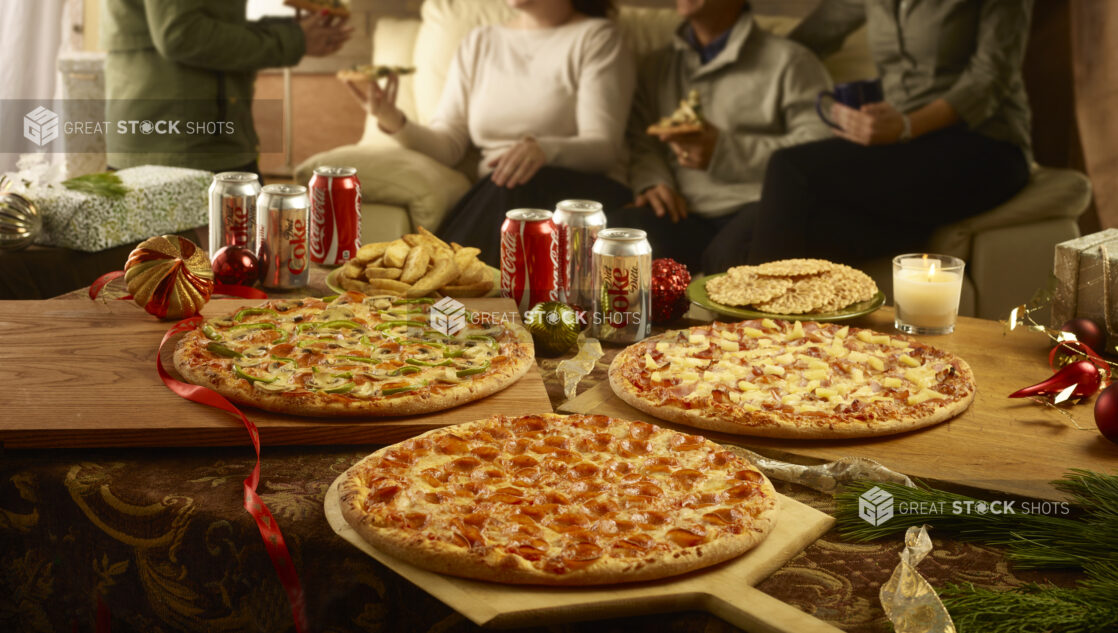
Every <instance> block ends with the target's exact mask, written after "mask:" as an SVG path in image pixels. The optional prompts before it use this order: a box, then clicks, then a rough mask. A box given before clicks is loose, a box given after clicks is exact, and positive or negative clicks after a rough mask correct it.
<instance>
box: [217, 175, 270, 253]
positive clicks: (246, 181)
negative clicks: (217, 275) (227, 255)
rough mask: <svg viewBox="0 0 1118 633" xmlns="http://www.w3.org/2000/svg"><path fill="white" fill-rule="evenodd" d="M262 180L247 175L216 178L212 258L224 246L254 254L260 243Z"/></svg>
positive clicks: (219, 176)
mask: <svg viewBox="0 0 1118 633" xmlns="http://www.w3.org/2000/svg"><path fill="white" fill-rule="evenodd" d="M259 195H260V180H259V179H258V178H257V177H256V174H254V173H251V172H247V171H226V172H221V173H220V174H215V175H214V179H213V182H212V183H210V243H209V248H210V257H211V258H212V257H213V256H214V255H215V254H216V253H217V252H218V251H219V250H221V248H222V247H224V246H243V247H245V248H247V249H249V250H252V249H253V247H254V245H255V242H256V198H257V196H259Z"/></svg>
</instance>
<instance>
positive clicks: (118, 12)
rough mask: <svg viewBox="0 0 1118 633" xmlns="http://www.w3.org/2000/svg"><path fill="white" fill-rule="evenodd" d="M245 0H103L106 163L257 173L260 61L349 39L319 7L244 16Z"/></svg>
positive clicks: (273, 63) (290, 60)
mask: <svg viewBox="0 0 1118 633" xmlns="http://www.w3.org/2000/svg"><path fill="white" fill-rule="evenodd" d="M246 4H247V0H106V2H105V3H104V5H103V17H102V32H101V42H102V45H103V46H104V48H105V50H106V52H107V56H106V59H105V96H106V99H107V101H106V107H105V110H106V112H105V114H106V120H107V121H108V130H107V132H108V133H107V135H106V145H107V152H108V164H109V165H110V166H111V167H112V168H115V169H120V168H124V167H132V166H136V165H145V164H157V165H170V166H176V167H190V168H196V169H207V170H210V171H215V172H216V171H228V170H237V171H253V172H256V171H257V167H256V159H257V155H258V152H259V139H258V137H257V135H256V130H255V128H254V126H253V120H252V100H253V86H254V82H255V80H256V71H257V70H259V69H261V68H269V67H277V66H293V65H295V64H297V63H298V62H299V60H300V59H301V58H302V57H303V55H311V56H326V55H330V54H332V53H334V52H336V51H337V50H338V49H339V48H341V46H342V44H344V43H345V41H346V40H347V39H349V37H350V35H351V33H352V28H351V27H349V26H347V25H346V24H345V20H344V19H340V18H336V17H333V16H329V15H326V14H321V15H313V16H309V17H305V18H304V17H302V16H299V17H297V18H296V19H294V20H292V19H277V18H270V19H264V20H260V21H256V22H250V21H249V20H248V19H247V17H246V15H245V5H246Z"/></svg>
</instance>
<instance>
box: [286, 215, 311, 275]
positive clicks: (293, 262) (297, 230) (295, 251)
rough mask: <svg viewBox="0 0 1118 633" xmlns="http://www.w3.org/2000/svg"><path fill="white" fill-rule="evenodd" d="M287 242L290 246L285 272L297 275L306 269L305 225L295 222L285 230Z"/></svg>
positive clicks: (299, 221)
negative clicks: (289, 255)
mask: <svg viewBox="0 0 1118 633" xmlns="http://www.w3.org/2000/svg"><path fill="white" fill-rule="evenodd" d="M285 237H287V240H288V242H289V243H290V244H291V257H289V258H288V259H287V270H289V271H291V274H292V275H298V274H300V273H302V272H303V271H304V270H306V268H307V224H306V222H303V221H302V220H295V221H294V222H292V223H290V224H289V225H288V228H287V235H286V236H285Z"/></svg>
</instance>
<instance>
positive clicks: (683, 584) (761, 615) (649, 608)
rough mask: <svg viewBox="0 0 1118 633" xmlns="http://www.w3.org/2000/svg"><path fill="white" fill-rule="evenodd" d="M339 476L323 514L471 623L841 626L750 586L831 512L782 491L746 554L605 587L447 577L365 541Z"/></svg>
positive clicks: (813, 535)
mask: <svg viewBox="0 0 1118 633" xmlns="http://www.w3.org/2000/svg"><path fill="white" fill-rule="evenodd" d="M343 477H345V475H344V474H343V475H341V476H340V477H338V479H337V480H335V481H334V483H333V484H332V485H331V486H330V489H329V490H327V492H326V501H325V503H324V509H325V512H326V520H327V521H329V523H330V527H331V528H333V530H334V532H336V533H337V534H338V535H339V536H341V537H342V538H344V539H345V540H347V541H349V542H350V543H351V544H352V545H353V546H354V547H356V548H358V549H360V550H361V551H363V552H365V553H366V554H368V555H369V556H372V557H373V558H375V559H376V560H377V561H379V562H380V563H382V564H383V565H384V566H386V567H388V568H389V569H392V570H393V571H395V572H396V573H398V574H400V575H401V576H403V577H404V578H407V579H408V580H409V581H411V582H412V583H414V584H415V585H416V586H418V587H420V588H421V589H423V590H424V591H426V592H427V593H429V594H431V595H432V596H434V597H436V598H438V599H439V600H441V601H442V602H443V603H445V604H446V605H447V606H449V607H450V608H452V609H454V610H455V611H458V612H459V613H461V614H462V615H464V616H466V617H467V618H469V619H470V620H471V621H473V622H474V623H475V624H478V625H481V626H491V627H494V628H512V627H529V626H541V625H550V624H556V623H559V622H573V621H582V620H601V619H606V618H617V617H623V616H628V615H644V614H649V613H667V612H672V611H688V610H699V611H709V612H710V613H713V614H714V615H717V616H718V617H720V618H722V619H724V620H726V621H727V622H730V623H731V624H733V625H735V626H738V627H740V628H742V629H745V630H746V631H750V632H751V633H838V631H839V629H837V628H835V627H833V626H831V625H830V624H827V623H826V622H823V621H821V620H817V619H816V618H814V617H812V616H810V615H808V614H806V613H804V612H803V611H800V610H799V609H796V608H795V607H793V606H791V605H788V604H786V603H784V602H781V601H779V600H777V599H776V598H773V597H770V596H769V595H767V594H765V593H762V592H761V591H758V590H757V589H754V588H753V585H755V584H757V583H759V582H761V581H762V580H764V579H765V578H766V577H768V576H769V575H770V574H772V573H773V572H774V571H776V570H778V569H780V568H781V567H782V566H783V565H784V564H785V563H786V562H788V561H789V560H791V559H792V557H794V556H795V555H796V554H799V553H800V552H801V551H803V549H804V548H806V547H807V546H808V545H810V544H811V543H814V542H815V540H816V539H818V538H819V537H820V536H822V535H823V533H825V532H826V531H827V530H828V529H830V527H831V525H832V524H833V523H834V521H835V520H834V518H832V517H830V516H828V515H826V514H824V513H822V512H820V511H818V510H815V509H814V508H811V507H809V506H806V505H804V504H802V503H800V502H798V501H796V500H794V499H791V498H789V497H785V496H784V495H778V496H779V502H780V505H779V511H778V514H777V521H776V526H775V527H774V528H773V531H772V533H771V534H770V535H769V536H768V538H766V539H765V540H764V541H762V542H761V544H760V545H758V546H757V547H755V548H753V549H752V550H750V551H749V552H747V553H746V554H745V555H744V556H741V557H739V558H736V559H734V560H731V561H727V562H725V563H722V564H720V565H715V566H714V567H710V568H707V569H701V570H699V571H696V572H692V573H690V574H685V575H683V576H677V577H675V578H667V579H664V580H657V581H652V582H642V583H632V584H625V585H609V586H604V587H536V586H525V585H502V584H498V583H491V582H483V581H480V580H469V579H465V578H455V577H452V576H444V575H442V574H437V573H435V572H431V571H427V570H425V569H420V568H419V567H415V566H413V565H410V564H408V563H405V562H403V561H401V560H399V559H396V558H393V557H391V556H389V555H387V554H385V553H383V552H381V551H379V550H377V549H375V548H373V547H372V546H371V545H369V544H368V543H367V542H365V540H364V539H362V538H361V537H360V536H359V535H358V534H357V532H355V531H354V530H353V528H351V527H350V526H349V524H348V523H347V522H346V520H345V517H343V516H342V511H341V507H340V506H339V504H338V484H339V482H340V481H341V480H342V478H343Z"/></svg>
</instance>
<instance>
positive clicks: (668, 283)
mask: <svg viewBox="0 0 1118 633" xmlns="http://www.w3.org/2000/svg"><path fill="white" fill-rule="evenodd" d="M689 283H691V273H690V272H688V270H687V267H686V266H684V265H683V264H681V263H679V262H677V261H675V260H674V259H669V258H667V257H663V258H660V259H654V260H652V322H653V323H656V324H659V325H663V324H666V323H671V322H672V321H675V320H676V319H678V318H679V317H681V316H683V313H684V312H687V284H689Z"/></svg>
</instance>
